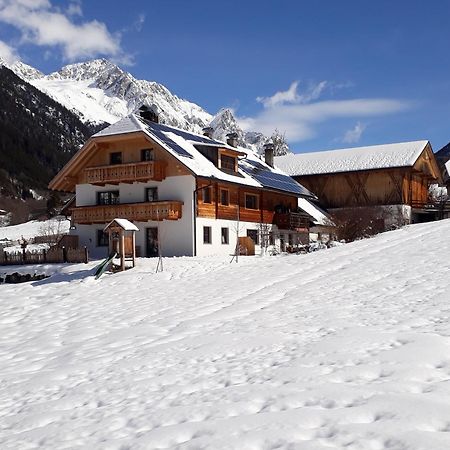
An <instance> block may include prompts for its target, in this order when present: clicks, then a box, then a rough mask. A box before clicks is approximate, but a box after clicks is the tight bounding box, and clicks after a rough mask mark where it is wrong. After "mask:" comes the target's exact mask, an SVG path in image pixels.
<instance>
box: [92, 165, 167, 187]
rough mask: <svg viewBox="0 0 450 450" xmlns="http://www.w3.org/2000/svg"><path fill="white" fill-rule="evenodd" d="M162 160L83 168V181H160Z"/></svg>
mask: <svg viewBox="0 0 450 450" xmlns="http://www.w3.org/2000/svg"><path fill="white" fill-rule="evenodd" d="M165 172H166V171H165V163H164V162H163V161H145V162H137V163H128V164H114V165H111V166H98V167H88V168H86V169H84V182H85V183H89V184H100V185H102V184H118V183H132V182H133V181H142V182H146V181H150V180H155V181H162V180H163V179H164V178H165V177H166V174H165Z"/></svg>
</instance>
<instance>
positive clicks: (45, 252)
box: [43, 248, 47, 263]
mask: <svg viewBox="0 0 450 450" xmlns="http://www.w3.org/2000/svg"><path fill="white" fill-rule="evenodd" d="M43 252H44V262H45V263H46V262H47V250H45V248H44V250H43Z"/></svg>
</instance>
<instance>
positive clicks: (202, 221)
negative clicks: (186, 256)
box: [196, 217, 295, 256]
mask: <svg viewBox="0 0 450 450" xmlns="http://www.w3.org/2000/svg"><path fill="white" fill-rule="evenodd" d="M196 222H197V226H196V235H197V255H198V256H213V255H233V254H234V252H235V249H236V239H237V233H236V232H237V230H238V224H237V222H236V221H235V220H222V219H217V220H215V219H208V218H204V217H198V218H197V221H196ZM205 226H206V227H211V238H212V239H211V244H205V243H203V227H205ZM222 228H228V230H229V243H228V244H222V242H221V238H222ZM264 228H265V233H268V232H273V233H274V245H273V246H269V247H268V249H267V250H268V251H271V250H272V249H274V248H275V249H277V250H278V251H279V250H280V235H281V237H282V238H283V239H284V240H285V242H286V244H287V243H288V240H289V236H288V235H289V232H288V231H284V230H281V231H280V230H278V228H277V227H276V226H275V225H272V224H264ZM247 230H257V231H258V233H259V245H255V255H259V254H261V251H262V248H261V245H260V244H261V236H260V224H259V223H255V222H239V236H247ZM294 234H295V233H294Z"/></svg>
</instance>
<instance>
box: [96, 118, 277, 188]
mask: <svg viewBox="0 0 450 450" xmlns="http://www.w3.org/2000/svg"><path fill="white" fill-rule="evenodd" d="M171 128H172V129H173V132H171V131H167V132H163V134H164V135H166V136H167V137H168V138H169V139H170V140H171V141H173V142H175V143H176V144H178V145H179V146H180V147H181V148H183V149H184V150H186V151H187V152H188V154H190V155H192V158H189V157H184V156H180V155H179V154H178V153H177V152H176V151H174V150H173V149H172V148H171V146H170V145H168V144H167V142H165V141H162V140H161V139H159V138H158V136H156V135H154V134H153V133H151V131H150V130H149V129H148V127H146V126H145V124H144V123H143V122H142V121H141V120H140V119H139V117H138V116H137V115H136V114H130V115H129V116H127V117H124V118H123V119H121V120H120V121H118V122H116V123H114V124H112V125H110V126H108V127H106V128H104V129H103V130H101V131H99V132H98V133H96V134H94V136H92V137H93V138H95V137H104V136H111V135H116V134H126V133H134V132H139V131H143V132H144V133H146V134H147V135H149V136H150V137H151V138H152V139H153V140H155V141H156V142H159V143H160V145H161V146H162V147H164V148H165V149H166V150H167V151H168V152H169V153H170V154H171V155H172V156H174V157H175V158H176V159H178V160H179V161H180V162H181V163H182V164H184V165H185V166H186V167H187V168H188V169H190V170H191V171H192V172H193V173H194V174H196V175H197V176H204V177H213V178H217V179H219V180H224V181H229V182H232V183H239V184H242V185H247V186H253V187H262V184H261V183H259V182H258V181H257V180H256V179H254V178H253V177H251V176H250V175H248V174H247V173H246V172H245V171H243V170H242V169H241V168H240V169H239V177H237V176H235V175H230V174H227V173H225V172H223V171H222V170H220V169H218V168H217V167H216V166H214V164H213V163H212V162H211V161H210V160H208V158H206V157H205V156H203V155H202V154H201V153H200V152H199V151H198V150H197V149H196V148H195V146H194V144H195V142H194V141H189V140H187V139H185V138H184V137H182V136H180V135H179V134H177V131H178V130H180V129H179V128H176V127H171ZM180 131H183V130H180ZM192 134H195V133H192ZM202 137H203V136H202ZM215 142H216V146H220V147H221V148H230V149H233V150H235V151H238V152H241V153H242V154H245V155H246V159H247V160H250V161H257V162H258V163H259V164H261V165H262V166H264V167H266V168H267V170H270V171H272V172H275V173H283V172H282V171H281V170H280V169H277V168H273V167H269V166H268V165H267V164H266V163H265V162H264V161H263V160H261V158H260V157H259V156H258V155H257V154H256V153H255V152H254V151H253V150H250V149H247V148H243V147H236V148H234V147H230V146H229V145H227V144H225V143H221V142H219V141H215ZM242 164H245V160H244V159H241V160H240V161H239V165H242Z"/></svg>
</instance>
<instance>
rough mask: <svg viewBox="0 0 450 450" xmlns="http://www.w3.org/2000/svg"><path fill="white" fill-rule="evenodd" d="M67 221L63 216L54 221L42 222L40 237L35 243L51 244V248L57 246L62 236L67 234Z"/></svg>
mask: <svg viewBox="0 0 450 450" xmlns="http://www.w3.org/2000/svg"><path fill="white" fill-rule="evenodd" d="M66 221H67V219H66V218H65V217H63V216H56V217H54V218H53V219H50V220H46V221H45V222H42V224H41V226H40V227H39V230H38V232H39V236H37V238H36V239H35V241H39V242H40V243H45V244H49V245H50V246H53V245H56V244H57V243H58V242H59V241H60V239H61V238H62V236H63V235H64V234H66V231H65V229H66V226H65V222H66Z"/></svg>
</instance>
